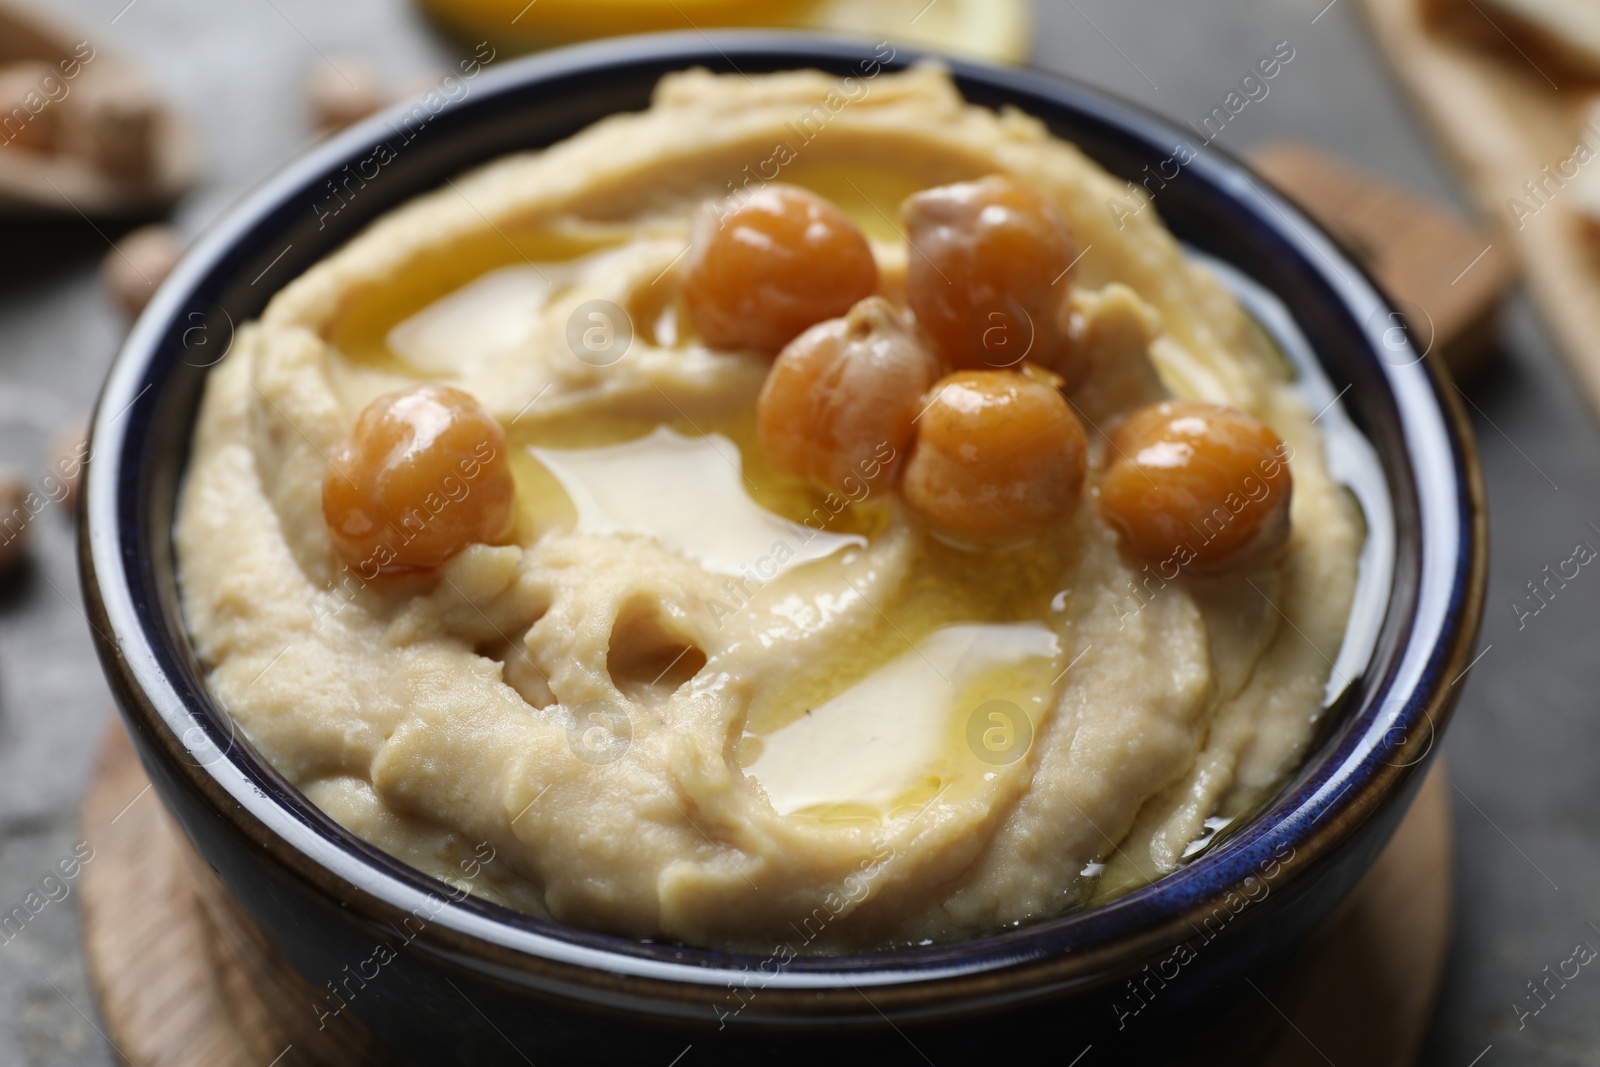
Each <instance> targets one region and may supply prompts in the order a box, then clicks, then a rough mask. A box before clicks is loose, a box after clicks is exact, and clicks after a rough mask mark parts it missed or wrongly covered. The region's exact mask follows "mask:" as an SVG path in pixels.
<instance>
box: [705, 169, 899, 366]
mask: <svg viewBox="0 0 1600 1067" xmlns="http://www.w3.org/2000/svg"><path fill="white" fill-rule="evenodd" d="M877 286H878V264H877V261H876V260H874V259H873V258H872V248H871V246H869V245H868V244H867V239H866V237H864V236H862V233H861V231H860V230H858V229H856V226H855V224H854V223H853V222H851V221H850V220H849V219H848V218H846V217H845V215H844V212H842V211H840V210H839V209H838V208H837V207H835V206H834V205H833V204H831V203H829V202H828V201H826V200H824V199H823V198H822V197H820V196H818V195H816V194H815V193H812V192H808V191H806V190H805V189H801V188H798V187H796V186H793V185H765V186H762V187H761V188H760V189H757V190H756V191H755V192H754V193H753V194H750V195H749V196H747V197H744V198H743V200H742V202H741V200H739V199H737V198H733V197H730V198H728V199H727V200H724V201H723V202H722V203H721V204H716V205H708V208H707V209H706V210H704V211H702V212H700V214H699V215H698V216H696V218H695V224H694V233H693V237H692V240H691V244H690V248H689V256H688V259H687V261H686V262H685V264H684V274H683V297H684V301H685V303H686V304H687V305H688V310H689V315H690V317H691V318H692V319H693V321H694V324H695V327H696V328H697V329H698V330H699V332H700V336H701V338H702V339H703V340H704V341H705V342H706V344H708V345H710V346H711V347H713V348H742V349H752V350H754V351H757V352H762V353H765V354H767V355H775V354H776V353H777V352H778V350H779V349H781V348H782V347H783V346H784V345H786V344H788V343H789V342H790V341H792V340H794V339H795V338H796V337H797V336H799V334H800V333H801V331H803V330H804V329H806V328H807V327H808V326H812V325H815V324H816V323H819V322H821V321H823V320H824V319H831V318H835V317H837V316H839V315H843V314H844V313H845V312H847V311H849V310H850V308H851V307H853V306H854V305H855V303H856V302H857V301H858V300H861V299H863V298H864V297H867V296H870V295H872V292H873V290H875V289H876V288H877Z"/></svg>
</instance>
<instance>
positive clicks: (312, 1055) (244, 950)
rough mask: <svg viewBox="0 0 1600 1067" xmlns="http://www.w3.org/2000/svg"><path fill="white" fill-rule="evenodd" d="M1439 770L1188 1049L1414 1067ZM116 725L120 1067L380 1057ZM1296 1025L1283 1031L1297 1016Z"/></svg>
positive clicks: (1443, 931) (1440, 840)
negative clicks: (337, 1020)
mask: <svg viewBox="0 0 1600 1067" xmlns="http://www.w3.org/2000/svg"><path fill="white" fill-rule="evenodd" d="M1447 782H1448V777H1447V774H1446V771H1445V768H1444V764H1443V761H1442V760H1440V761H1439V762H1438V763H1436V765H1435V766H1434V768H1433V770H1432V772H1431V773H1430V775H1429V777H1428V780H1427V781H1426V782H1425V783H1424V784H1423V786H1422V790H1421V792H1420V793H1419V794H1418V796H1417V799H1416V802H1415V803H1414V804H1413V805H1412V808H1411V811H1410V813H1409V814H1408V815H1407V817H1406V819H1405V821H1404V822H1403V823H1402V824H1401V826H1400V829H1399V830H1398V831H1397V832H1396V833H1395V836H1394V839H1393V840H1392V841H1391V842H1390V844H1389V846H1388V847H1387V848H1386V849H1385V850H1384V852H1383V854H1382V855H1381V856H1380V857H1379V859H1378V861H1377V863H1376V864H1375V865H1374V866H1373V868H1372V869H1371V871H1369V872H1368V874H1367V875H1366V877H1365V878H1364V879H1363V880H1362V882H1361V883H1360V884H1359V886H1358V887H1357V888H1356V890H1355V891H1354V892H1353V893H1352V894H1351V896H1350V897H1349V898H1348V899H1347V900H1346V901H1345V903H1344V904H1343V905H1342V906H1341V907H1340V909H1339V911H1338V912H1336V913H1335V914H1334V915H1333V916H1332V917H1331V918H1330V919H1329V920H1328V922H1327V923H1326V924H1325V925H1324V927H1323V928H1322V930H1320V931H1319V932H1318V933H1317V934H1316V936H1315V937H1314V938H1313V940H1312V942H1311V943H1310V944H1309V945H1307V947H1306V948H1305V950H1304V951H1302V953H1301V954H1300V956H1299V958H1298V959H1296V961H1295V962H1294V964H1293V965H1292V966H1291V968H1290V969H1289V971H1288V973H1287V974H1286V975H1285V976H1284V977H1282V978H1280V979H1279V980H1278V981H1276V982H1273V983H1270V984H1267V985H1263V986H1262V987H1261V992H1260V993H1259V995H1257V994H1251V995H1250V996H1248V997H1247V998H1246V999H1245V1000H1243V1001H1241V1002H1240V1003H1239V1004H1238V1005H1236V1006H1235V1007H1234V1008H1233V1009H1231V1010H1230V1011H1228V1012H1225V1013H1224V1017H1223V1019H1222V1020H1221V1022H1220V1023H1219V1024H1218V1026H1217V1027H1215V1028H1214V1030H1213V1032H1212V1034H1210V1035H1209V1036H1207V1037H1204V1038H1202V1039H1201V1040H1199V1041H1197V1042H1196V1043H1195V1044H1197V1045H1199V1046H1202V1047H1205V1048H1207V1049H1208V1050H1212V1051H1208V1052H1207V1053H1206V1055H1205V1056H1204V1058H1203V1059H1202V1060H1200V1061H1186V1062H1197V1063H1204V1064H1213V1063H1215V1064H1223V1063H1227V1064H1230V1065H1237V1064H1240V1063H1260V1064H1265V1065H1267V1067H1313V1065H1315V1067H1322V1065H1324V1064H1325V1063H1327V1062H1329V1061H1330V1060H1331V1061H1332V1062H1334V1063H1341V1064H1346V1063H1348V1064H1354V1063H1359V1064H1363V1065H1365V1067H1409V1065H1410V1064H1412V1063H1413V1062H1414V1061H1415V1059H1416V1055H1417V1051H1418V1049H1419V1048H1420V1047H1421V1045H1422V1039H1423V1036H1424V1033H1425V1031H1426V1029H1427V1024H1428V1020H1429V1018H1430V1016H1431V1015H1432V1011H1433V1003H1434V998H1435V996H1436V994H1437V992H1438V988H1439V980H1440V977H1441V974H1442V972H1443V970H1444V961H1445V955H1446V950H1447V948H1448V946H1449V941H1450V923H1451V888H1450V869H1451V860H1450V854H1451V843H1450V842H1451V830H1450V797H1449V789H1448V785H1447ZM149 786H150V782H149V779H148V778H146V777H145V774H144V770H143V768H142V767H141V766H140V765H139V761H138V758H137V757H136V756H135V755H134V752H133V747H132V746H131V745H130V744H129V742H128V739H127V735H126V734H124V733H123V730H122V727H121V725H120V723H113V724H112V726H111V728H110V730H109V731H108V732H107V735H106V737H105V740H104V741H103V743H102V745H101V751H100V757H99V763H98V766H97V768H96V772H95V776H94V780H93V781H92V783H91V784H90V787H89V791H88V794H87V795H86V797H85V798H84V802H83V809H82V812H81V822H82V829H81V833H82V835H83V838H84V840H86V841H88V842H89V844H90V845H91V846H93V848H94V860H93V862H91V863H88V864H86V865H85V866H84V868H83V874H82V876H81V878H82V881H81V882H80V904H79V908H80V910H81V915H82V925H83V941H84V952H85V955H86V957H87V959H88V964H89V975H90V978H91V980H92V982H93V984H94V988H95V993H96V996H97V998H98V999H99V1004H100V1013H101V1015H102V1016H103V1018H104V1020H105V1027H106V1031H105V1032H106V1035H107V1037H108V1038H109V1039H110V1041H111V1042H112V1043H113V1044H114V1045H115V1046H116V1048H117V1050H118V1051H119V1052H120V1053H121V1055H122V1057H123V1059H124V1061H125V1062H126V1063H127V1064H128V1065H129V1067H268V1065H269V1064H270V1065H271V1067H303V1065H307V1064H315V1065H321V1064H337V1065H345V1064H351V1063H382V1062H384V1061H383V1060H382V1059H381V1058H379V1057H378V1056H377V1055H376V1053H375V1052H374V1050H373V1048H372V1046H371V1043H370V1042H369V1041H368V1039H367V1038H366V1035H365V1034H363V1033H361V1032H359V1031H358V1030H347V1031H343V1032H339V1033H333V1032H331V1028H330V1030H329V1031H323V1032H321V1033H318V1034H316V1035H315V1036H314V1037H313V1036H312V1031H314V1029H315V1028H314V1027H313V1026H311V1025H310V1023H311V1022H313V1021H314V1020H313V1019H312V1014H311V1013H310V1012H309V1011H306V1010H305V1007H304V1006H305V1005H307V1004H311V1003H314V1002H315V992H314V991H313V990H311V989H310V988H309V986H307V984H306V983H305V982H304V980H303V979H301V978H300V977H299V976H298V975H296V974H295V973H294V972H293V971H291V970H290V969H289V968H288V967H287V965H285V964H284V963H283V962H282V961H281V960H280V959H278V958H277V955H276V953H274V952H273V950H272V947H271V945H270V944H269V943H268V942H267V940H266V939H265V937H263V936H262V934H261V932H260V930H259V929H258V928H256V927H255V926H254V924H253V923H252V922H251V921H250V919H249V918H248V917H247V916H245V915H244V914H243V913H242V912H240V911H239V909H238V908H237V907H236V906H234V905H233V904H232V902H231V901H230V900H229V899H228V898H227V895H226V894H225V893H224V892H223V891H222V889H221V886H220V885H219V884H218V883H217V881H216V879H215V876H214V875H212V874H211V872H210V870H209V868H207V867H206V865H205V864H204V863H203V862H202V861H200V860H199V859H198V857H197V856H196V855H195V854H194V852H193V851H192V849H191V848H190V846H189V844H188V842H187V841H186V840H185V839H184V837H183V835H182V832H181V831H179V830H178V829H177V827H176V826H175V825H174V823H173V822H172V820H171V818H170V817H169V816H168V815H167V813H166V811H165V809H163V808H162V806H161V803H160V801H159V800H158V799H157V798H156V796H155V794H154V792H153V790H150V788H149ZM1290 1020H1292V1023H1291V1022H1290Z"/></svg>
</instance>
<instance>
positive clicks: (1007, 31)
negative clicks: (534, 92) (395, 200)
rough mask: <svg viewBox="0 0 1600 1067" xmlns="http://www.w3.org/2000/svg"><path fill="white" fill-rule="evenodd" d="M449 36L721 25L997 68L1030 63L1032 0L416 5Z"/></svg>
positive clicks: (450, 1)
mask: <svg viewBox="0 0 1600 1067" xmlns="http://www.w3.org/2000/svg"><path fill="white" fill-rule="evenodd" d="M418 2H419V3H420V4H421V6H422V7H423V9H424V10H426V11H427V12H428V13H429V14H430V15H432V16H433V17H434V18H435V19H437V20H438V21H439V22H440V23H441V24H442V25H444V26H445V27H446V28H448V29H450V30H451V31H453V32H455V33H458V34H460V35H462V36H464V37H469V38H472V39H475V40H483V39H487V40H489V41H490V43H492V44H494V45H496V46H500V47H506V48H512V49H524V48H540V47H544V46H547V45H554V44H566V43H570V42H572V41H583V40H589V39H590V38H594V37H614V36H618V35H621V34H626V33H651V32H655V31H662V30H709V29H713V28H716V27H723V26H774V27H779V26H781V27H790V28H797V29H810V30H820V31H823V32H828V33H846V34H853V35H855V36H858V37H869V38H873V39H883V40H888V41H893V42H895V43H897V44H906V45H911V46H913V47H920V48H929V49H933V50H936V51H943V52H949V53H952V54H954V55H963V56H970V57H972V58H975V59H986V60H990V61H992V62H998V63H1021V62H1024V61H1025V60H1026V59H1027V58H1028V45H1029V39H1030V37H1031V31H1032V19H1031V18H1030V14H1031V13H1030V11H1029V0H532V2H531V3H530V2H529V0H418Z"/></svg>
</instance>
